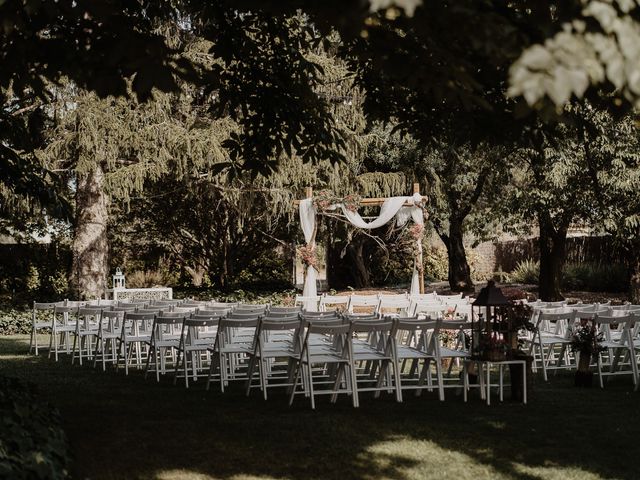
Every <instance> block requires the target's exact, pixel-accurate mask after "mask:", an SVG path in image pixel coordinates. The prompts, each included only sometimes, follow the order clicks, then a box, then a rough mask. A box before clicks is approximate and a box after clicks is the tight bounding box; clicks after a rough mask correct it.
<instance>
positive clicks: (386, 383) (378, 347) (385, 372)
mask: <svg viewBox="0 0 640 480" xmlns="http://www.w3.org/2000/svg"><path fill="white" fill-rule="evenodd" d="M393 324H394V322H393V320H392V319H390V318H387V319H383V320H378V321H375V322H374V321H366V320H365V321H362V320H354V321H353V322H352V323H351V330H350V332H349V341H350V342H351V352H352V355H351V367H352V369H353V371H354V372H355V373H356V382H355V384H354V385H353V389H354V390H355V391H357V392H358V394H360V392H375V397H376V398H377V397H378V396H380V392H382V391H389V392H393V391H395V395H396V401H398V402H402V393H401V391H400V376H399V373H398V368H399V367H398V362H397V355H396V351H395V347H396V345H395V342H394V341H393V335H394V331H393V328H394V325H393ZM358 334H366V335H367V337H368V341H367V342H357V341H356V339H357V336H358ZM358 366H359V368H358ZM389 367H391V368H389ZM359 373H360V374H359ZM376 373H377V376H376Z"/></svg>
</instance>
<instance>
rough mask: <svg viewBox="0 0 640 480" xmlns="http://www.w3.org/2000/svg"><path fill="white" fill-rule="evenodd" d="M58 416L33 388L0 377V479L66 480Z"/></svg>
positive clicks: (65, 455) (66, 459)
mask: <svg viewBox="0 0 640 480" xmlns="http://www.w3.org/2000/svg"><path fill="white" fill-rule="evenodd" d="M60 423H61V422H60V416H59V414H58V412H57V410H55V409H54V408H53V407H52V406H51V405H49V404H47V403H45V402H44V401H43V400H42V399H41V397H40V395H39V394H38V393H37V392H36V390H35V389H34V387H33V386H31V385H28V384H26V383H24V382H22V381H19V380H17V379H12V378H7V377H2V376H0V478H11V479H15V480H21V479H24V480H27V479H29V480H31V479H42V480H62V479H65V478H69V471H68V468H69V451H68V445H67V439H66V436H65V434H64V431H63V430H62V428H61V425H60Z"/></svg>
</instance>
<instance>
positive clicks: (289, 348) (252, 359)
mask: <svg viewBox="0 0 640 480" xmlns="http://www.w3.org/2000/svg"><path fill="white" fill-rule="evenodd" d="M301 326H302V323H301V321H300V319H298V318H288V317H281V318H277V317H271V318H269V317H265V318H262V319H261V320H260V323H259V325H258V328H257V329H256V336H255V339H254V342H253V352H252V353H251V354H249V367H248V373H247V377H248V379H247V387H246V391H247V396H249V394H250V392H251V388H252V387H255V386H257V385H252V379H253V372H254V370H255V367H256V365H257V366H258V375H259V377H260V378H259V381H260V383H259V386H260V389H261V390H262V396H263V398H264V399H265V400H266V399H267V389H268V388H274V387H285V386H286V387H292V386H293V374H294V371H295V370H294V366H295V359H296V358H297V356H298V355H299V354H300V351H301V342H302V340H301V338H300V337H301V334H300V330H301ZM277 361H280V362H282V361H284V362H283V363H277ZM279 366H281V367H282V368H278V367H279Z"/></svg>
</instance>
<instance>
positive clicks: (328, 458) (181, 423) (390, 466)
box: [0, 336, 640, 480]
mask: <svg viewBox="0 0 640 480" xmlns="http://www.w3.org/2000/svg"><path fill="white" fill-rule="evenodd" d="M27 342H28V338H27V337H26V336H10V337H0V371H1V372H2V374H3V375H7V376H15V377H20V378H23V379H25V380H28V381H30V382H33V383H35V384H37V385H38V387H39V390H40V392H41V394H42V395H43V396H45V397H46V398H47V399H48V400H49V401H50V402H51V403H53V404H54V405H55V406H57V407H58V408H59V410H60V412H61V414H62V418H63V426H64V428H65V430H66V433H67V435H68V438H69V443H70V445H71V451H72V456H73V469H72V473H73V475H74V478H81V479H84V478H89V479H92V480H106V479H138V478H140V479H142V478H145V479H147V478H148V479H152V478H153V479H161V480H169V479H204V478H219V479H232V480H241V479H260V480H266V479H295V480H307V479H318V480H320V479H351V478H362V479H369V480H377V479H391V478H393V479H396V478H397V479H429V478H433V479H444V478H452V479H453V478H455V479H458V480H465V479H473V480H480V479H503V478H524V479H532V480H533V479H542V478H544V479H546V478H551V479H581V480H582V479H598V478H621V479H637V478H639V477H640V473H639V472H638V471H637V458H638V456H639V455H640V446H639V445H640V408H638V407H639V405H640V393H634V392H633V388H632V387H631V385H630V380H629V379H628V378H620V379H616V381H612V382H611V383H610V384H609V385H608V386H607V389H606V390H604V391H601V390H600V389H599V388H593V389H587V390H584V389H576V388H574V387H573V385H572V377H571V376H570V375H559V376H557V377H551V380H550V381H549V383H547V384H545V383H544V382H543V381H542V380H541V379H540V378H538V379H536V382H535V390H534V392H533V394H532V396H531V398H530V403H529V405H526V406H523V405H521V404H516V403H510V402H506V403H504V404H499V403H498V402H497V397H494V398H496V403H495V404H492V405H491V406H490V407H487V406H486V405H485V404H484V403H482V402H481V401H480V400H479V398H478V397H477V394H473V395H472V396H471V398H470V401H469V403H467V404H465V403H463V401H462V396H461V395H460V396H458V395H456V394H455V393H454V391H453V390H448V391H447V400H446V401H445V402H444V403H440V402H439V401H438V400H437V398H436V395H435V393H434V394H426V395H425V396H423V397H421V398H415V397H413V396H412V395H409V394H407V395H406V397H407V398H406V399H405V402H404V403H403V404H396V403H395V402H394V401H393V399H392V398H391V396H388V397H385V396H383V398H380V399H378V400H375V399H373V398H370V397H369V395H366V396H365V395H363V398H362V399H361V407H360V408H359V409H353V408H352V407H351V406H350V403H349V401H348V399H347V398H346V397H345V398H342V399H340V400H339V401H338V404H336V405H331V404H329V403H328V399H327V398H324V399H321V400H320V401H319V404H318V407H317V410H316V411H312V410H311V409H310V407H309V403H308V401H306V399H305V398H304V397H299V398H297V400H296V403H295V404H294V406H293V407H292V408H289V407H288V404H287V401H286V398H285V396H284V395H278V394H277V393H274V394H273V395H272V397H270V399H269V401H268V402H264V401H263V400H262V398H261V397H260V396H259V393H258V391H255V393H254V395H253V396H252V397H251V398H246V397H245V396H244V394H243V392H242V388H241V387H240V386H239V385H238V386H237V388H233V387H232V388H231V390H230V391H229V392H227V393H225V394H221V393H219V391H218V390H217V389H212V391H210V392H205V391H204V388H203V387H204V385H203V384H197V385H195V386H194V388H190V389H189V390H185V389H184V387H183V386H182V385H180V386H174V385H173V384H172V382H171V379H170V378H164V379H163V381H162V382H161V383H160V384H156V382H155V379H149V380H147V381H145V380H144V378H143V377H142V375H141V374H140V373H138V372H134V373H133V374H130V376H129V377H125V376H124V373H123V372H122V371H121V372H120V373H118V374H117V373H115V372H113V371H108V372H106V373H103V372H102V371H99V370H93V369H92V368H90V367H87V366H84V367H80V366H78V365H74V366H71V365H70V364H69V361H68V359H66V358H64V357H63V359H62V360H61V361H60V362H59V363H57V364H56V363H55V362H53V361H50V360H48V359H46V357H45V356H40V357H38V358H36V357H33V356H27V347H28V345H27ZM199 383H204V382H199Z"/></svg>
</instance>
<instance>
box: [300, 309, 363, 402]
mask: <svg viewBox="0 0 640 480" xmlns="http://www.w3.org/2000/svg"><path fill="white" fill-rule="evenodd" d="M334 322H335V321H334ZM305 327H306V334H305V337H304V342H303V345H302V350H301V351H300V356H299V357H297V358H296V364H297V365H296V373H295V376H294V379H293V388H292V389H291V394H290V396H289V405H292V404H293V399H294V397H295V395H297V394H300V393H303V394H305V395H307V396H309V398H310V400H311V408H312V409H315V408H316V403H315V396H316V395H331V402H332V403H335V402H336V400H337V398H338V395H339V394H341V393H345V394H349V395H351V397H352V402H353V406H354V407H357V406H358V392H357V390H356V389H355V384H356V376H355V371H354V369H353V364H352V361H351V360H352V357H351V342H350V340H349V338H348V337H349V333H350V331H351V325H349V324H344V323H339V324H336V323H322V322H320V323H317V324H314V323H307V324H306V325H305ZM315 336H322V337H326V338H327V341H326V342H325V343H324V345H323V346H322V348H318V347H317V346H315V345H314V343H313V341H312V339H313V338H314V337H315ZM314 365H315V366H318V367H319V370H318V371H319V373H320V375H319V376H320V377H322V384H325V385H326V384H329V385H330V387H329V388H323V389H318V388H317V387H316V385H318V384H319V382H318V375H314V373H313V372H314V368H313V367H314ZM301 378H303V385H304V389H303V390H298V384H299V380H300V379H301Z"/></svg>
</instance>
